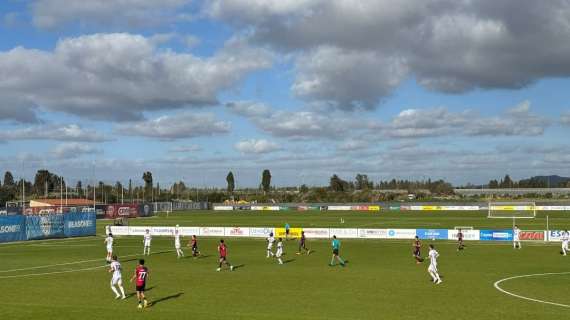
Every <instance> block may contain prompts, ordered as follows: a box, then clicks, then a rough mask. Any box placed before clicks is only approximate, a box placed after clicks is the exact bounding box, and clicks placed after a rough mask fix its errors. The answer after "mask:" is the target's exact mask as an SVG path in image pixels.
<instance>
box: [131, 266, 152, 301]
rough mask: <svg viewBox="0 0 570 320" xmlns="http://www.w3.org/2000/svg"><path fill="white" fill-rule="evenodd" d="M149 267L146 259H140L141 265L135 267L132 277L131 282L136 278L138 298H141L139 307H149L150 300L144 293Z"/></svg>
mask: <svg viewBox="0 0 570 320" xmlns="http://www.w3.org/2000/svg"><path fill="white" fill-rule="evenodd" d="M148 275H149V273H148V268H147V267H145V265H144V259H140V260H139V265H138V266H137V267H136V269H135V274H133V277H132V278H131V282H133V280H135V279H136V282H135V284H136V291H137V299H138V300H139V306H138V308H139V309H142V308H143V307H144V308H146V307H148V301H147V300H146V296H145V295H144V291H145V287H146V281H147V280H148Z"/></svg>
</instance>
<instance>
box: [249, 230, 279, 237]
mask: <svg viewBox="0 0 570 320" xmlns="http://www.w3.org/2000/svg"><path fill="white" fill-rule="evenodd" d="M273 231H274V230H273V228H249V236H250V237H259V238H267V237H269V234H270V233H273Z"/></svg>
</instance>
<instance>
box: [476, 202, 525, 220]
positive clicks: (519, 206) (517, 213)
mask: <svg viewBox="0 0 570 320" xmlns="http://www.w3.org/2000/svg"><path fill="white" fill-rule="evenodd" d="M487 217H488V218H495V219H501V218H503V219H532V218H535V217H536V204H535V203H534V202H490V203H489V215H488V216H487Z"/></svg>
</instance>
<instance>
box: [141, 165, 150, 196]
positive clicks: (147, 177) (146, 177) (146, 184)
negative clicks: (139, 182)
mask: <svg viewBox="0 0 570 320" xmlns="http://www.w3.org/2000/svg"><path fill="white" fill-rule="evenodd" d="M142 179H143V180H144V193H145V194H146V195H147V196H150V195H151V193H152V173H151V172H150V171H147V172H145V173H143V176H142Z"/></svg>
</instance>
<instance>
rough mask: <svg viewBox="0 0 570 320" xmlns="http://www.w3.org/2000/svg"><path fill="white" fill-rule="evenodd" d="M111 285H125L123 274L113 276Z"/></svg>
mask: <svg viewBox="0 0 570 320" xmlns="http://www.w3.org/2000/svg"><path fill="white" fill-rule="evenodd" d="M111 285H112V286H116V285H120V286H122V285H123V279H122V277H121V276H113V278H111Z"/></svg>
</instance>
